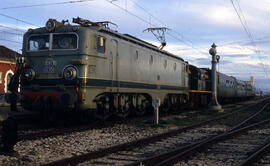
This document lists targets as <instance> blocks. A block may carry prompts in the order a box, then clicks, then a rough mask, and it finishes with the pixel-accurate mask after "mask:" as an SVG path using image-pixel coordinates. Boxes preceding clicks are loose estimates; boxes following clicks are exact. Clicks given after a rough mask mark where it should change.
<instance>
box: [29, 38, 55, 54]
mask: <svg viewBox="0 0 270 166" xmlns="http://www.w3.org/2000/svg"><path fill="white" fill-rule="evenodd" d="M49 48H50V42H49V35H35V36H30V38H29V40H28V50H29V51H39V50H48V49H49Z"/></svg>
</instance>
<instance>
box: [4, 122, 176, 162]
mask: <svg viewBox="0 0 270 166" xmlns="http://www.w3.org/2000/svg"><path fill="white" fill-rule="evenodd" d="M169 129H172V128H151V127H148V128H145V127H136V126H134V125H128V124H116V125H114V126H112V127H107V128H102V129H91V130H87V131H83V132H75V133H71V134H68V135H64V136H56V137H49V138H43V139H39V140H30V141H29V140H26V141H20V142H18V143H17V144H16V145H15V147H14V150H15V151H17V154H15V155H14V156H5V155H0V165H1V166H17V165H18V166H21V165H40V164H45V163H48V162H51V161H55V160H59V159H63V158H67V157H72V156H74V155H81V154H84V153H87V152H91V151H95V150H98V149H100V148H106V147H109V146H113V145H117V144H122V143H125V142H130V141H134V140H137V139H141V138H144V137H149V136H152V135H154V134H158V133H162V132H166V131H168V130H169Z"/></svg>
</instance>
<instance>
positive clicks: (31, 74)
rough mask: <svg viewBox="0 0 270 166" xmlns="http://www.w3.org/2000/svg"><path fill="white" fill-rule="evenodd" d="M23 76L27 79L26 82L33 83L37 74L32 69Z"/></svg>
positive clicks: (27, 70)
mask: <svg viewBox="0 0 270 166" xmlns="http://www.w3.org/2000/svg"><path fill="white" fill-rule="evenodd" d="M23 76H24V77H25V78H26V80H28V81H32V80H33V79H34V78H35V76H36V72H35V70H34V69H32V68H27V69H25V70H24V72H23Z"/></svg>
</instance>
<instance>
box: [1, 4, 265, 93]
mask: <svg viewBox="0 0 270 166" xmlns="http://www.w3.org/2000/svg"><path fill="white" fill-rule="evenodd" d="M63 2H70V3H63ZM0 3H1V5H0V45H4V46H6V47H8V48H11V49H13V50H15V51H17V52H20V49H21V47H22V34H23V33H24V32H25V31H26V30H27V29H29V28H38V27H42V26H44V25H45V23H46V21H47V20H48V19H49V18H54V19H57V20H58V21H61V20H63V19H64V20H66V19H68V20H69V21H70V22H71V21H72V18H73V17H82V18H85V19H89V20H91V21H111V22H113V23H115V24H117V25H118V27H115V26H111V29H114V30H117V31H118V32H120V33H128V34H130V35H133V36H135V37H138V38H140V39H143V40H146V41H148V42H151V43H153V44H155V45H157V46H159V45H160V43H159V42H158V40H157V39H156V38H155V37H154V36H153V34H152V33H151V32H147V31H145V32H143V31H144V30H145V29H147V28H152V27H167V28H169V30H167V31H166V33H165V38H166V42H167V45H166V47H164V50H166V51H169V52H171V53H173V54H175V55H177V56H180V57H182V58H183V59H184V60H185V61H188V62H189V63H190V64H193V65H196V66H198V67H207V68H211V55H210V54H209V49H210V48H211V45H212V43H213V42H214V43H215V44H216V45H217V54H218V55H219V56H220V57H221V58H220V62H219V64H218V66H217V68H218V71H219V72H222V73H225V74H228V75H231V76H234V77H236V78H237V79H241V80H245V81H249V80H250V76H254V78H255V86H256V88H258V89H261V90H264V91H268V92H270V86H269V83H270V58H269V54H270V47H269V46H268V45H269V43H270V20H269V19H268V18H269V15H270V1H269V0H260V1H254V0H218V1H213V0H185V1H184V0H166V1H165V0H81V2H78V0H46V1H45V0H13V1H10V0H0ZM52 3H58V4H54V5H52Z"/></svg>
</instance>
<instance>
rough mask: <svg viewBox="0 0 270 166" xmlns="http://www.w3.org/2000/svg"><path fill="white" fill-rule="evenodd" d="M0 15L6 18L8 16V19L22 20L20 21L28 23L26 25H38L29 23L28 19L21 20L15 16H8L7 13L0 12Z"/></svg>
mask: <svg viewBox="0 0 270 166" xmlns="http://www.w3.org/2000/svg"><path fill="white" fill-rule="evenodd" d="M0 16H3V17H6V18H9V19H12V20H16V21H19V22H22V23H25V24H28V25H32V26H35V27H39V28H40V26H39V25H36V24H33V23H30V22H28V21H24V20H21V19H18V18H15V17H12V16H9V15H6V14H2V13H0Z"/></svg>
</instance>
